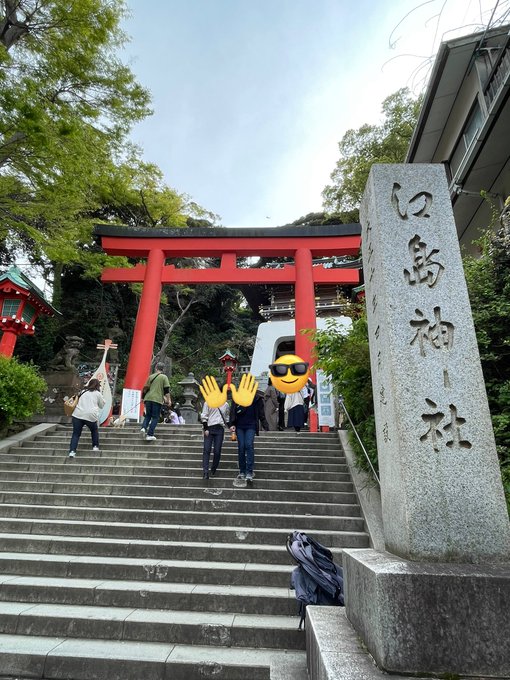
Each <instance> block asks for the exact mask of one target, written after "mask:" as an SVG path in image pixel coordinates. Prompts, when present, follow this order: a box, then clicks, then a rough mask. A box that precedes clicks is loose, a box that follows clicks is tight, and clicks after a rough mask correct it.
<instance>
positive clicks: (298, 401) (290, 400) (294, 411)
mask: <svg viewBox="0 0 510 680" xmlns="http://www.w3.org/2000/svg"><path fill="white" fill-rule="evenodd" d="M307 396H308V390H307V388H306V387H302V388H301V389H300V390H299V392H294V393H292V394H287V396H286V397H285V411H286V412H287V427H293V428H294V430H295V431H296V432H300V431H301V428H302V427H304V424H305V399H306V397H307Z"/></svg>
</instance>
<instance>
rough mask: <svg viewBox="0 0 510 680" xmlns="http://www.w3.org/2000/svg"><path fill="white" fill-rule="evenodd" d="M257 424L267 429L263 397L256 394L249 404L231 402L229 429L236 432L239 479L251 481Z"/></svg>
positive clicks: (257, 430) (253, 474) (257, 431)
mask: <svg viewBox="0 0 510 680" xmlns="http://www.w3.org/2000/svg"><path fill="white" fill-rule="evenodd" d="M259 424H261V425H262V427H263V428H264V430H269V424H268V422H267V420H266V416H265V414H264V399H263V398H262V397H261V396H259V395H258V394H257V395H256V396H255V398H254V399H253V402H252V403H251V404H250V405H249V406H239V405H238V404H232V414H231V417H230V429H231V430H232V432H235V433H236V434H237V459H238V463H239V474H238V476H237V478H238V479H239V480H244V479H245V480H246V481H247V482H251V481H253V478H254V476H255V473H254V471H253V468H254V464H255V449H254V442H255V435H256V434H258V433H259Z"/></svg>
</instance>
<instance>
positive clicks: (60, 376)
mask: <svg viewBox="0 0 510 680" xmlns="http://www.w3.org/2000/svg"><path fill="white" fill-rule="evenodd" d="M41 375H42V377H43V378H44V379H45V380H46V384H47V385H48V389H47V391H46V394H45V395H44V397H43V401H44V415H45V416H52V417H54V416H64V415H65V414H64V397H70V396H71V395H73V394H77V393H78V392H79V391H80V390H81V389H83V381H82V380H81V378H80V376H79V375H78V373H77V371H75V370H72V369H70V370H65V371H47V372H45V373H41Z"/></svg>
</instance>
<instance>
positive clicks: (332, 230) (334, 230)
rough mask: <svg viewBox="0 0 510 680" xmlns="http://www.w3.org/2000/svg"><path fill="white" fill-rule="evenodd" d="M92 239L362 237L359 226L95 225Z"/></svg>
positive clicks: (354, 224)
mask: <svg viewBox="0 0 510 680" xmlns="http://www.w3.org/2000/svg"><path fill="white" fill-rule="evenodd" d="M94 235H95V236H119V237H122V238H185V239H188V238H200V239H214V238H263V239H268V238H282V237H284V238H285V237H287V238H300V237H301V238H305V237H308V238H310V237H316V238H317V237H319V238H320V237H328V236H358V235H361V225H360V224H357V223H352V224H323V225H294V224H291V225H286V226H284V227H198V228H197V227H180V228H179V227H157V228H150V227H127V226H124V225H113V224H96V225H95V226H94Z"/></svg>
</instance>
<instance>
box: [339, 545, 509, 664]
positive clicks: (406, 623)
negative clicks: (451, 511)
mask: <svg viewBox="0 0 510 680" xmlns="http://www.w3.org/2000/svg"><path fill="white" fill-rule="evenodd" d="M343 568H344V589H345V608H346V613H347V618H348V619H349V620H350V622H351V623H352V625H353V626H354V628H355V629H356V630H357V632H358V633H359V634H360V636H361V637H362V639H363V641H364V642H365V644H366V646H367V648H368V650H369V652H370V653H371V654H372V656H373V657H374V659H375V661H376V663H377V665H378V666H379V667H380V668H383V669H384V670H385V671H388V672H389V673H404V674H405V673H410V674H413V673H424V674H425V673H428V674H430V673H434V674H445V673H451V674H454V675H473V676H483V677H491V678H508V677H510V654H509V650H508V643H509V640H510V617H509V615H508V612H509V611H510V564H508V563H507V564H498V565H495V564H477V565H473V564H451V563H426V562H419V563H418V562H410V561H408V560H405V559H402V558H398V557H395V556H394V555H391V554H389V553H385V552H377V551H375V550H371V549H367V550H344V552H343Z"/></svg>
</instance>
